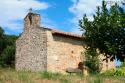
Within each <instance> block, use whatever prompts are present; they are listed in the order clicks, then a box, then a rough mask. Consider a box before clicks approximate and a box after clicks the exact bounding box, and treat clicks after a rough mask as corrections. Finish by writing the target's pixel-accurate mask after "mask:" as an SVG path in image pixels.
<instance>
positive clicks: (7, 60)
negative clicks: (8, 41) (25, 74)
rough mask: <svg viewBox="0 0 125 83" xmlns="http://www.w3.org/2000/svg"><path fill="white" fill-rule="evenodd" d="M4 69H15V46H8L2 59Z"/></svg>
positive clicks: (0, 58) (0, 61) (0, 59)
mask: <svg viewBox="0 0 125 83" xmlns="http://www.w3.org/2000/svg"><path fill="white" fill-rule="evenodd" d="M0 65H1V66H2V67H14V65H15V46H7V47H6V48H5V49H4V50H3V52H2V54H1V57H0Z"/></svg>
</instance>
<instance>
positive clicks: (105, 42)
mask: <svg viewBox="0 0 125 83" xmlns="http://www.w3.org/2000/svg"><path fill="white" fill-rule="evenodd" d="M93 18H94V20H93V21H90V20H89V19H88V18H87V16H86V15H84V17H83V19H81V20H80V21H79V24H80V27H81V30H82V31H83V32H84V33H83V34H84V36H85V42H86V44H87V49H88V48H91V49H93V48H94V49H99V52H100V53H102V54H104V55H105V56H106V57H110V58H111V60H113V59H115V58H117V59H119V60H120V61H123V60H124V58H125V56H124V55H125V43H124V41H125V12H124V9H123V8H122V7H120V6H118V5H117V4H115V5H113V6H111V8H110V9H108V8H107V6H106V2H105V1H103V3H102V7H97V11H96V14H95V15H93ZM107 55H108V56H107Z"/></svg>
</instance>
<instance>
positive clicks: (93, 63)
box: [84, 49, 100, 73]
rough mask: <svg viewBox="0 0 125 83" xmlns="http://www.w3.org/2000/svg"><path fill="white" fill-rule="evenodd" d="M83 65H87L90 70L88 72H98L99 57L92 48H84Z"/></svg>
mask: <svg viewBox="0 0 125 83" xmlns="http://www.w3.org/2000/svg"><path fill="white" fill-rule="evenodd" d="M84 55H85V59H86V60H85V61H84V63H85V66H87V67H88V68H89V70H90V73H99V72H100V66H99V59H98V54H97V52H96V51H93V50H90V49H88V50H86V52H85V54H84Z"/></svg>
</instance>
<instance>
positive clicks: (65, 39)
mask: <svg viewBox="0 0 125 83" xmlns="http://www.w3.org/2000/svg"><path fill="white" fill-rule="evenodd" d="M40 20H41V19H40V14H36V13H32V12H29V13H28V14H27V15H26V17H25V18H24V31H23V33H22V34H21V36H20V37H19V38H18V39H17V41H16V70H28V71H33V72H37V71H51V72H60V73H64V72H65V69H66V68H69V67H72V68H76V67H77V66H78V64H79V62H81V61H82V60H83V57H82V56H83V55H81V53H82V52H84V51H85V48H84V45H85V43H84V42H83V39H84V38H83V37H82V36H80V35H76V34H72V33H69V32H63V31H59V30H54V29H50V28H45V27H41V26H40ZM114 67H115V64H114V61H113V62H111V61H109V62H108V65H106V62H105V61H103V68H102V70H107V69H111V68H114Z"/></svg>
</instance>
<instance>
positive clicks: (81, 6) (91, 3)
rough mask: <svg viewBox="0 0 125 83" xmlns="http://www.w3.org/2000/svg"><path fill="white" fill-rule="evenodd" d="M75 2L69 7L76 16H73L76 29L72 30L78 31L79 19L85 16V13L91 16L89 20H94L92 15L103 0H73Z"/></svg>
mask: <svg viewBox="0 0 125 83" xmlns="http://www.w3.org/2000/svg"><path fill="white" fill-rule="evenodd" d="M71 1H72V2H73V5H72V6H71V7H70V8H69V11H70V12H72V13H73V14H74V15H75V16H74V18H72V20H71V22H72V23H73V24H74V25H76V26H75V27H74V29H73V30H74V31H72V32H78V33H80V31H79V29H78V28H79V26H78V21H79V19H81V18H82V17H83V15H84V14H86V15H87V16H88V18H89V20H93V18H92V15H93V14H94V13H95V11H96V7H97V6H100V5H101V2H102V0H71Z"/></svg>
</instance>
